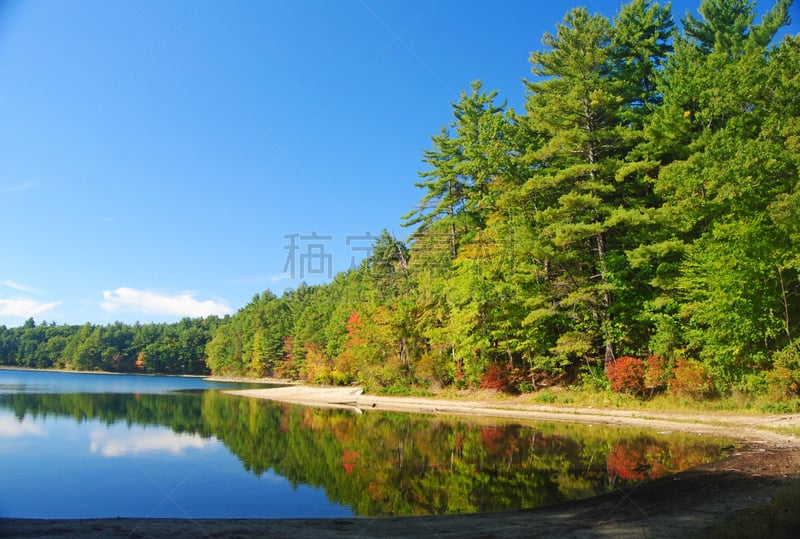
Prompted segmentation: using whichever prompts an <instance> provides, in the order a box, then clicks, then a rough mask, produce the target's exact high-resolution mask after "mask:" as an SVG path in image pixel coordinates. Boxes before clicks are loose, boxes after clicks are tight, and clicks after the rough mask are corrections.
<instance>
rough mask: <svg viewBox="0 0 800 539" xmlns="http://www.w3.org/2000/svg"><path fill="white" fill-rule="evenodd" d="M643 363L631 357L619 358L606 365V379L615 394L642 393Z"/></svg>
mask: <svg viewBox="0 0 800 539" xmlns="http://www.w3.org/2000/svg"><path fill="white" fill-rule="evenodd" d="M644 371H645V368H644V362H643V361H642V360H641V359H638V358H635V357H632V356H621V357H618V358H617V359H615V360H614V361H612V362H609V363H606V378H608V381H609V383H610V384H611V389H613V390H614V391H616V392H617V393H630V394H632V395H639V394H641V393H643V392H644Z"/></svg>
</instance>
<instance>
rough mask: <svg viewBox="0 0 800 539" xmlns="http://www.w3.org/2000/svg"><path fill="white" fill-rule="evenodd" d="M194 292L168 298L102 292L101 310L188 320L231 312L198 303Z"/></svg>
mask: <svg viewBox="0 0 800 539" xmlns="http://www.w3.org/2000/svg"><path fill="white" fill-rule="evenodd" d="M196 296H197V294H196V293H194V292H184V293H182V294H177V295H173V296H169V295H166V294H158V293H155V292H150V291H149V290H136V289H135V288H125V287H123V288H117V289H116V290H103V299H104V300H105V301H103V302H102V303H101V304H100V306H101V307H102V308H103V309H105V310H106V311H135V312H139V313H145V314H161V315H172V316H189V317H192V318H197V317H205V316H211V315H217V316H224V315H226V314H231V313H232V312H233V311H232V310H231V308H230V307H228V306H227V305H225V304H224V303H219V302H216V301H211V300H206V301H200V300H198V299H197V298H196Z"/></svg>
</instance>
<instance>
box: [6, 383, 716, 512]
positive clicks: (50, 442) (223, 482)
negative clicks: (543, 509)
mask: <svg viewBox="0 0 800 539" xmlns="http://www.w3.org/2000/svg"><path fill="white" fill-rule="evenodd" d="M243 386H244V385H243V384H225V383H219V382H209V381H206V380H202V379H198V378H182V377H150V376H125V375H103V374H76V373H61V372H35V371H13V370H0V477H2V482H0V516H4V517H21V518H91V517H154V518H155V517H175V518H296V517H338V516H375V515H418V514H444V513H463V512H475V511H489V510H504V509H518V508H527V507H535V506H539V505H544V504H553V503H558V502H561V501H565V500H569V499H574V498H581V497H586V496H591V495H594V494H599V493H603V492H608V491H611V490H614V489H616V488H619V487H621V486H627V485H629V484H630V483H632V482H635V481H641V480H646V479H650V478H655V477H659V476H662V475H666V474H669V473H673V472H675V471H679V470H682V469H686V468H689V467H692V466H695V465H698V464H701V463H704V462H708V461H711V460H715V459H717V458H719V457H720V448H721V447H722V446H724V445H726V444H727V443H728V442H727V441H725V440H718V439H712V438H706V437H698V436H691V435H686V434H674V435H669V434H659V433H656V432H652V431H647V430H640V429H618V428H613V427H601V426H594V427H593V426H589V425H570V424H560V423H555V424H554V423H535V424H534V423H529V424H519V423H513V422H498V421H488V420H481V421H470V420H467V419H464V418H450V417H440V416H425V415H414V414H399V413H378V412H371V411H368V412H365V413H364V414H360V415H357V414H353V413H351V412H348V411H345V410H327V409H314V408H308V407H302V406H296V405H288V404H279V403H273V402H269V401H263V400H258V399H249V398H244V397H236V396H231V395H225V394H223V393H222V392H221V391H222V390H224V389H234V388H240V387H243Z"/></svg>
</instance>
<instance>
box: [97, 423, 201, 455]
mask: <svg viewBox="0 0 800 539" xmlns="http://www.w3.org/2000/svg"><path fill="white" fill-rule="evenodd" d="M90 438H91V442H90V445H89V449H90V450H91V452H92V453H100V454H101V455H103V456H104V457H122V456H124V455H140V454H142V453H153V452H156V453H170V454H172V455H178V456H179V455H183V454H184V452H185V451H186V450H187V449H203V448H205V447H206V446H208V445H212V444H214V443H216V439H215V438H212V439H210V440H204V439H202V438H200V437H199V436H195V435H191V434H175V433H174V432H172V431H166V430H163V431H157V432H142V431H140V430H133V431H128V432H121V431H108V430H95V431H93V432H92V433H91V435H90Z"/></svg>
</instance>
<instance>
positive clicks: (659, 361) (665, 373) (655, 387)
mask: <svg viewBox="0 0 800 539" xmlns="http://www.w3.org/2000/svg"><path fill="white" fill-rule="evenodd" d="M644 363H645V367H646V368H645V375H644V385H645V387H646V388H647V389H649V390H651V391H661V390H663V389H666V387H667V382H669V374H670V372H669V362H668V361H667V359H666V358H664V357H661V356H648V357H647V359H645V360H644Z"/></svg>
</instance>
